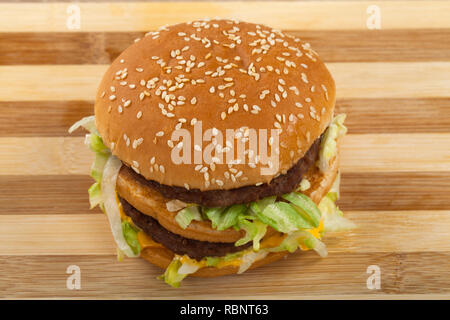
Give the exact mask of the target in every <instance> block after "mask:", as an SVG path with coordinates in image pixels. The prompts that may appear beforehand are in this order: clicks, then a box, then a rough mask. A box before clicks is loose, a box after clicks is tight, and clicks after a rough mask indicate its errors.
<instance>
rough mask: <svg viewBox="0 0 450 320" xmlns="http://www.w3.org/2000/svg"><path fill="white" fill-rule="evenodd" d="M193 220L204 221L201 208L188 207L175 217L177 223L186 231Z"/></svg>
mask: <svg viewBox="0 0 450 320" xmlns="http://www.w3.org/2000/svg"><path fill="white" fill-rule="evenodd" d="M192 220H197V221H202V216H201V213H200V207H199V206H190V207H186V208H184V209H182V210H180V211H179V212H178V213H177V215H176V216H175V221H176V222H177V223H178V225H179V226H180V227H181V228H183V229H186V228H187V227H188V225H189V224H190V223H191V222H192Z"/></svg>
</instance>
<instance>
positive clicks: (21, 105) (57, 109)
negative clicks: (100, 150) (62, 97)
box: [0, 101, 94, 137]
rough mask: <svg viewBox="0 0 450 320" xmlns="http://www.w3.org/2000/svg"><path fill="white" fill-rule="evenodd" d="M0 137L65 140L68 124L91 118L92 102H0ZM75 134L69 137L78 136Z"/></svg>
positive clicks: (79, 132)
mask: <svg viewBox="0 0 450 320" xmlns="http://www.w3.org/2000/svg"><path fill="white" fill-rule="evenodd" d="M0 112H1V114H2V116H1V117H0V136H8V137H31V136H41V137H57V136H68V135H69V133H68V132H67V130H68V129H69V128H70V126H71V125H72V124H74V123H75V122H76V121H78V120H80V119H81V118H83V117H85V116H90V115H92V114H94V103H93V102H92V101H18V102H16V101H14V102H0ZM85 133H86V132H84V131H83V130H78V131H76V132H74V133H73V134H72V136H82V135H84V134H85Z"/></svg>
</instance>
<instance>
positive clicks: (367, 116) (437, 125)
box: [0, 98, 450, 137]
mask: <svg viewBox="0 0 450 320" xmlns="http://www.w3.org/2000/svg"><path fill="white" fill-rule="evenodd" d="M336 112H337V113H341V112H343V113H346V114H347V115H348V117H347V119H346V120H345V123H346V125H347V127H348V129H349V132H350V133H352V134H355V133H356V134H359V133H438V132H449V131H450V116H448V115H449V114H450V98H422V99H339V100H338V101H337V102H336ZM0 113H1V114H2V116H1V117H0V137H32V136H34V137H55V136H60V137H61V136H69V133H68V132H67V128H69V127H70V126H71V125H72V124H73V123H75V122H76V121H78V120H79V119H81V118H82V117H85V116H88V115H92V114H93V113H94V102H93V101H7V102H1V101H0ZM70 136H84V132H83V131H82V130H78V131H76V132H74V133H72V134H71V135H70Z"/></svg>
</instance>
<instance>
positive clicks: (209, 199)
mask: <svg viewBox="0 0 450 320" xmlns="http://www.w3.org/2000/svg"><path fill="white" fill-rule="evenodd" d="M321 139H322V136H320V137H319V138H318V139H316V141H314V143H313V144H312V146H311V147H310V148H309V150H308V152H307V153H306V154H305V156H304V157H303V158H301V159H300V160H299V161H298V162H297V163H296V164H295V165H294V166H293V167H292V168H290V169H289V170H288V171H287V173H286V174H282V175H279V176H278V177H276V178H274V179H273V180H272V181H271V182H270V183H264V184H262V185H260V186H254V185H252V186H245V187H240V188H235V189H229V190H207V191H200V190H199V189H190V190H187V189H186V188H183V187H177V186H168V185H164V184H160V183H158V182H156V181H153V180H147V179H145V178H144V177H143V176H141V175H140V174H138V173H136V172H135V171H134V170H132V169H130V168H128V167H127V166H122V169H121V170H127V171H129V173H130V174H131V176H132V177H133V178H134V179H136V180H138V181H139V182H140V183H142V184H144V185H147V186H149V187H150V188H153V189H155V190H157V191H158V192H159V193H161V194H162V195H163V196H164V197H166V198H169V199H178V200H181V201H184V202H187V203H196V204H200V205H203V206H207V207H225V206H231V205H233V204H241V203H249V202H253V201H257V200H260V199H262V198H265V197H269V196H273V195H282V194H285V193H289V192H292V190H294V189H295V188H296V187H297V186H298V184H299V183H300V181H301V180H302V176H303V175H304V174H305V173H306V172H307V171H308V169H309V168H310V167H311V166H312V165H313V164H314V162H315V160H316V159H317V156H318V153H319V147H320V141H321Z"/></svg>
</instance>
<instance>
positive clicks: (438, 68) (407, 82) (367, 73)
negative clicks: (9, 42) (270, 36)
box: [0, 2, 450, 101]
mask: <svg viewBox="0 0 450 320" xmlns="http://www.w3.org/2000/svg"><path fill="white" fill-rule="evenodd" d="M449 3H450V2H449ZM327 66H328V67H329V69H330V71H331V73H332V74H333V76H334V79H335V81H336V85H337V86H339V94H338V98H340V99H346V98H380V97H385V98H425V97H449V96H450V92H449V90H448V88H449V87H450V62H367V63H364V62H354V63H353V62H352V63H349V62H342V63H328V64H327ZM107 67H108V66H106V65H83V67H80V66H78V65H26V66H0V97H2V100H3V101H45V100H52V101H53V100H56V101H60V100H90V99H92V97H95V93H96V90H97V86H98V84H99V82H100V80H101V78H102V75H103V73H104V72H105V71H106V69H107ZM44 76H45V78H44Z"/></svg>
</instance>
